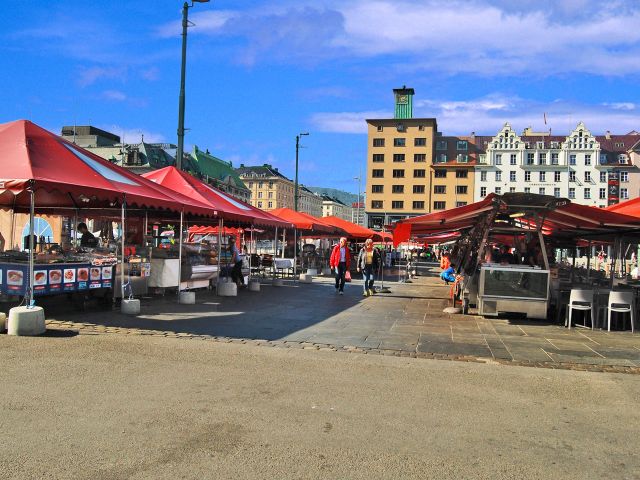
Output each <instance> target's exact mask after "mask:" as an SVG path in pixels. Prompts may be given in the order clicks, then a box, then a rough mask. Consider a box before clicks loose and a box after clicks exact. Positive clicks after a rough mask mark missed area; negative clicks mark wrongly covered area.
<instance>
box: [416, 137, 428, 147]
mask: <svg viewBox="0 0 640 480" xmlns="http://www.w3.org/2000/svg"><path fill="white" fill-rule="evenodd" d="M413 145H414V146H415V147H425V146H426V145H427V139H426V138H414V139H413Z"/></svg>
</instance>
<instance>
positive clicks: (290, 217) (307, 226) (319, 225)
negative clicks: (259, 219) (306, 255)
mask: <svg viewBox="0 0 640 480" xmlns="http://www.w3.org/2000/svg"><path fill="white" fill-rule="evenodd" d="M269 213H271V214H272V215H275V216H276V217H279V218H281V219H283V220H285V221H287V222H290V223H292V224H293V225H294V226H295V227H296V229H298V230H303V231H306V232H309V233H318V234H335V235H344V233H345V232H344V230H342V229H341V228H338V227H335V226H333V225H330V224H328V223H325V222H324V221H323V220H322V218H317V217H314V216H313V215H309V214H308V213H304V212H296V211H295V210H291V209H290V208H276V209H275V210H271V211H270V212H269Z"/></svg>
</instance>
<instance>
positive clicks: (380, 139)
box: [373, 138, 384, 147]
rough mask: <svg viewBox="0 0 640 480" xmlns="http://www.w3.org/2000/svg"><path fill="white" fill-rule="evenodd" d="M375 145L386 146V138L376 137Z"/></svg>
mask: <svg viewBox="0 0 640 480" xmlns="http://www.w3.org/2000/svg"><path fill="white" fill-rule="evenodd" d="M373 146H374V147H384V138H374V139H373Z"/></svg>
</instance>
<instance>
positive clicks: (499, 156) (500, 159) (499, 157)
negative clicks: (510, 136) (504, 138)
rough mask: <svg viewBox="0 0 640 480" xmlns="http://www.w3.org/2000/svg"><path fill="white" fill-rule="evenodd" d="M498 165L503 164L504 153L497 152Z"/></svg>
mask: <svg viewBox="0 0 640 480" xmlns="http://www.w3.org/2000/svg"><path fill="white" fill-rule="evenodd" d="M496 165H502V154H501V153H496Z"/></svg>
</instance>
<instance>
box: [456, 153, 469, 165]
mask: <svg viewBox="0 0 640 480" xmlns="http://www.w3.org/2000/svg"><path fill="white" fill-rule="evenodd" d="M456 161H457V162H458V163H469V155H467V154H466V153H459V154H458V155H456Z"/></svg>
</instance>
